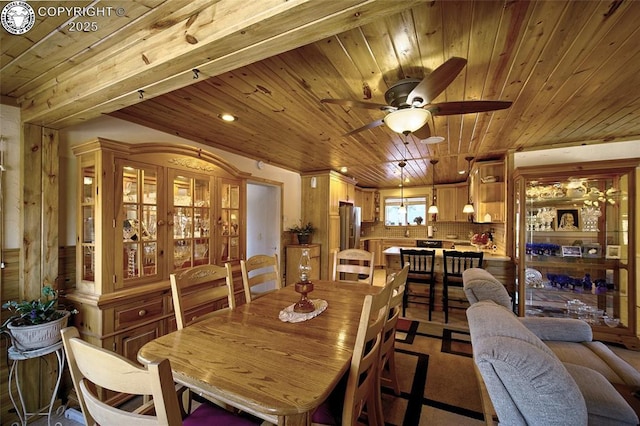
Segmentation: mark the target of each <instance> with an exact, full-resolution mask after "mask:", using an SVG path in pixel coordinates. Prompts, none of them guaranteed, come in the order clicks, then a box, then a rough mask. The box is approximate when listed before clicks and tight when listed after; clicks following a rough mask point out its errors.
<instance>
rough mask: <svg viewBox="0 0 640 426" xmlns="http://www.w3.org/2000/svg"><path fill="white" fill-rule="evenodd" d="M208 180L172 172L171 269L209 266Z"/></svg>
mask: <svg viewBox="0 0 640 426" xmlns="http://www.w3.org/2000/svg"><path fill="white" fill-rule="evenodd" d="M211 187H212V184H211V180H210V178H208V177H206V176H202V177H198V176H190V175H187V174H183V173H181V172H180V173H179V172H177V171H176V172H175V174H174V175H173V176H172V178H171V188H172V190H171V199H172V200H173V207H172V208H171V209H170V215H171V216H172V217H171V222H170V225H172V229H173V231H172V232H171V241H172V242H171V246H172V247H173V250H172V251H171V256H172V263H171V265H172V269H174V270H175V269H183V268H189V267H192V266H198V265H204V264H209V263H211V257H210V251H209V246H210V240H211V234H210V226H211Z"/></svg>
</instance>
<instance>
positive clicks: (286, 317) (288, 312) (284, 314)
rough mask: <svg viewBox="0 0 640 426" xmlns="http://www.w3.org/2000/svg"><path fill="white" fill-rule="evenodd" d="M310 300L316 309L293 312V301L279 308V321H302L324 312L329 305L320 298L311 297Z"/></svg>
mask: <svg viewBox="0 0 640 426" xmlns="http://www.w3.org/2000/svg"><path fill="white" fill-rule="evenodd" d="M311 302H313V306H315V307H316V309H315V310H314V311H312V312H307V313H301V312H294V311H293V307H294V306H295V303H294V304H292V305H289V306H287V307H286V308H284V309H283V310H281V311H280V315H278V318H280V321H284V322H302V321H306V320H310V319H311V318H313V317H317V316H318V315H320V314H321V313H322V312H324V310H325V309H327V306H329V304H328V303H327V301H326V300H322V299H311Z"/></svg>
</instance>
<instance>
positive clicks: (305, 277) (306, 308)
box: [293, 249, 316, 313]
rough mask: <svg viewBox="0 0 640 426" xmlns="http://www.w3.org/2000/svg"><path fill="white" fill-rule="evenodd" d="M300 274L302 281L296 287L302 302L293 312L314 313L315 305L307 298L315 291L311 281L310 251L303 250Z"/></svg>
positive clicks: (299, 267)
mask: <svg viewBox="0 0 640 426" xmlns="http://www.w3.org/2000/svg"><path fill="white" fill-rule="evenodd" d="M298 273H299V277H300V281H299V282H297V283H296V284H295V285H296V291H297V292H298V293H300V300H299V301H298V303H296V304H295V305H294V306H293V311H294V312H299V313H307V312H313V311H314V310H315V309H316V307H315V306H314V305H313V302H312V301H311V300H309V299H308V298H307V294H308V293H311V292H312V291H313V283H312V282H311V281H310V280H309V277H310V275H311V258H310V257H309V249H303V250H302V255H301V256H300V264H299V265H298Z"/></svg>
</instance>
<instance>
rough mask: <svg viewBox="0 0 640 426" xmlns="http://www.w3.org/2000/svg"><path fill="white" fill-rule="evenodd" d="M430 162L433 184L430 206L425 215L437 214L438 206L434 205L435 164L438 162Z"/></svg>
mask: <svg viewBox="0 0 640 426" xmlns="http://www.w3.org/2000/svg"><path fill="white" fill-rule="evenodd" d="M430 162H431V165H432V168H433V182H432V189H431V205H430V206H429V210H427V213H429V214H438V206H437V205H436V164H438V160H431V161H430Z"/></svg>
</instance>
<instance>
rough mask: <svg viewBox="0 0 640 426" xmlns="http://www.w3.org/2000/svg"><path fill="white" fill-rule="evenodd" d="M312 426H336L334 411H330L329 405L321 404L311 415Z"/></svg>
mask: <svg viewBox="0 0 640 426" xmlns="http://www.w3.org/2000/svg"><path fill="white" fill-rule="evenodd" d="M311 424H312V425H327V426H333V425H337V424H338V422H337V420H336V415H335V413H334V410H332V409H331V407H330V405H329V403H327V402H324V403H322V404H321V405H320V406H319V407H318V408H316V410H315V411H314V412H313V414H312V415H311Z"/></svg>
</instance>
